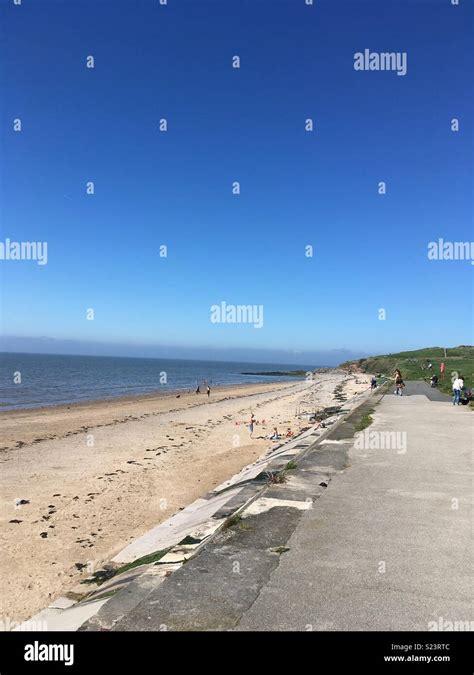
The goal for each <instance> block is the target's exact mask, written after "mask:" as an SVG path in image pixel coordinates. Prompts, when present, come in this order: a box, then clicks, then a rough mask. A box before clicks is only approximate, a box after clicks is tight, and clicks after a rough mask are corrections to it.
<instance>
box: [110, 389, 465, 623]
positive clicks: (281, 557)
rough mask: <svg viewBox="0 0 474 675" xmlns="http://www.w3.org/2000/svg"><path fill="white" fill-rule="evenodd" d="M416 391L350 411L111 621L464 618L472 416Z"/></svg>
mask: <svg viewBox="0 0 474 675" xmlns="http://www.w3.org/2000/svg"><path fill="white" fill-rule="evenodd" d="M421 386H423V385H421ZM426 389H428V393H429V394H431V393H432V392H434V395H436V394H439V392H437V391H436V390H431V389H430V388H429V387H426ZM417 390H419V388H418V385H417V384H413V385H412V384H411V383H408V386H407V392H408V393H409V394H410V395H408V396H403V397H397V396H393V395H387V396H385V397H383V398H381V400H380V396H379V395H377V396H375V397H374V398H373V399H372V400H370V401H369V402H368V403H365V404H364V405H363V406H362V407H361V408H360V409H359V410H358V411H356V412H355V413H352V414H351V415H350V416H349V417H348V419H347V420H346V421H345V422H343V423H342V424H341V425H339V426H338V427H337V428H335V429H334V432H333V434H332V435H331V436H330V437H328V439H326V440H324V441H322V442H320V443H319V444H317V445H316V446H315V447H314V448H312V449H311V450H310V451H309V452H308V453H307V454H306V455H305V456H304V457H303V458H302V459H301V460H298V463H297V467H296V469H294V470H291V471H289V472H288V476H289V477H288V480H287V482H285V483H282V484H276V485H270V486H269V488H268V489H267V491H266V492H265V493H264V496H263V498H260V499H259V500H257V501H256V502H254V503H253V504H252V505H251V507H250V508H248V509H247V510H246V511H244V512H242V514H241V518H240V519H239V520H236V521H235V522H234V523H232V525H231V526H230V527H229V528H227V529H226V530H224V531H223V532H222V533H221V534H219V535H218V536H217V537H216V538H215V539H214V540H213V541H211V542H209V544H207V545H206V546H205V547H204V548H203V550H202V552H201V553H199V554H198V555H197V556H196V557H195V558H193V559H192V560H190V561H188V562H187V564H186V565H184V566H183V567H182V568H181V569H180V570H179V571H178V572H176V573H174V574H173V575H172V576H171V577H170V578H169V579H167V580H166V581H165V582H163V584H161V586H160V587H159V588H158V589H156V590H154V591H153V592H152V593H150V594H149V595H148V596H147V597H146V598H144V599H143V601H142V602H140V603H139V604H138V605H136V607H135V609H134V610H133V611H132V612H130V613H129V614H127V615H126V616H124V617H123V619H122V620H120V621H118V622H117V623H116V625H115V627H114V630H118V631H120V630H238V631H242V630H243V631H245V630H252V631H254V630H259V631H260V630H273V631H275V630H276V631H285V630H297V631H310V630H314V631H324V630H357V631H371V630H407V631H410V630H420V631H426V630H446V629H449V626H450V625H455V624H454V622H458V624H457V625H460V626H463V627H464V628H461V629H464V630H465V629H466V626H468V627H470V628H471V629H472V628H473V627H474V622H473V623H470V622H471V621H472V620H473V619H474V616H473V613H472V601H471V598H472V582H473V546H472V538H471V537H472V535H471V528H472V524H473V508H472V506H473V498H472V475H473V474H472V468H473V467H472V447H473V420H474V417H473V413H472V411H470V410H469V409H467V408H465V407H464V406H460V407H458V406H456V407H454V406H453V405H452V404H451V403H450V402H449V399H448V400H447V401H446V399H444V400H443V401H430V400H428V399H427V398H426V396H424V395H419V394H417V393H415V392H416V391H417ZM370 406H374V409H375V412H374V423H373V424H372V425H371V426H369V427H368V428H367V429H366V430H365V431H364V432H362V433H361V434H359V435H358V436H357V437H356V442H355V443H354V438H353V433H354V429H355V427H356V424H357V422H358V420H360V419H361V416H362V415H363V413H364V410H365V412H367V409H368V408H370ZM450 622H451V623H450Z"/></svg>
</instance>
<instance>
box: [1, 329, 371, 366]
mask: <svg viewBox="0 0 474 675" xmlns="http://www.w3.org/2000/svg"><path fill="white" fill-rule="evenodd" d="M0 351H5V352H30V353H35V354H81V355H84V356H131V357H145V358H168V359H195V360H209V361H243V362H252V361H255V362H257V363H289V364H295V365H298V364H301V365H314V366H335V365H338V364H339V363H341V362H342V361H347V360H349V359H356V358H360V357H363V356H367V354H366V353H364V352H355V351H351V350H347V349H343V348H340V349H328V350H318V351H290V350H288V351H287V350H280V349H266V350H264V349H252V348H241V349H238V348H233V347H229V348H216V347H185V346H170V345H140V344H132V343H130V344H127V343H106V342H87V341H82V340H65V339H55V338H46V337H45V338H30V337H15V336H11V337H7V336H3V337H0Z"/></svg>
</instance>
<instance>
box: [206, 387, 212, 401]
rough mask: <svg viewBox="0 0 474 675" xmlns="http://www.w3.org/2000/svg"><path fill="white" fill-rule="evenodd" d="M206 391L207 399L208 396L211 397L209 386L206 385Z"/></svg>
mask: <svg viewBox="0 0 474 675" xmlns="http://www.w3.org/2000/svg"><path fill="white" fill-rule="evenodd" d="M206 391H207V398H209V396H210V395H211V387H210V386H209V385H207V389H206Z"/></svg>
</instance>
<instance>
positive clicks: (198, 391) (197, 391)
mask: <svg viewBox="0 0 474 675" xmlns="http://www.w3.org/2000/svg"><path fill="white" fill-rule="evenodd" d="M200 393H201V390H200V389H199V385H198V386H197V389H196V394H200Z"/></svg>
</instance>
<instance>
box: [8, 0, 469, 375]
mask: <svg viewBox="0 0 474 675" xmlns="http://www.w3.org/2000/svg"><path fill="white" fill-rule="evenodd" d="M1 15H2V17H1V18H2V24H3V26H4V27H3V32H4V35H3V36H2V48H1V49H2V53H3V59H2V60H3V62H4V65H3V67H2V87H1V88H2V97H1V98H2V103H1V124H2V130H1V142H2V157H3V159H2V161H1V164H2V166H1V171H2V174H1V181H2V182H1V202H2V206H1V211H0V216H1V227H2V240H5V238H6V237H9V238H10V239H11V240H15V241H47V242H48V264H47V265H44V266H40V265H37V264H36V263H35V262H34V261H0V270H1V274H2V286H3V288H4V293H3V321H2V323H3V333H4V334H5V335H7V336H9V338H8V340H7V343H5V344H7V347H8V348H12V345H13V347H14V344H15V343H14V339H15V337H16V336H18V337H19V338H22V339H24V338H28V344H29V345H30V349H32V350H33V351H34V350H35V339H36V338H42V337H43V338H44V337H46V338H48V339H50V340H52V341H53V342H52V344H53V345H54V344H55V343H56V344H57V345H58V351H59V347H60V346H61V345H62V344H63V341H67V340H74V341H79V343H80V342H81V341H85V342H91V343H103V344H104V343H105V344H106V345H109V346H110V349H109V352H110V353H111V354H114V353H116V347H115V346H114V345H118V344H120V345H122V346H121V347H120V350H122V351H123V350H125V351H126V345H127V344H128V343H133V344H134V345H137V344H143V345H158V346H159V345H167V346H170V345H171V346H176V347H179V348H180V349H183V348H185V349H187V350H188V351H187V352H186V356H188V357H193V356H196V355H197V354H198V352H197V351H196V352H193V350H192V348H198V347H203V348H206V349H207V350H209V349H211V350H212V349H216V353H217V352H218V353H219V354H224V355H225V353H226V349H228V350H229V353H230V350H235V349H239V350H241V354H242V358H243V359H245V358H246V357H247V356H249V355H250V354H254V353H257V352H258V350H278V353H282V354H284V353H286V352H288V354H292V353H294V352H298V353H301V358H302V359H303V361H305V362H308V358H309V356H310V355H311V354H312V353H314V352H318V353H321V352H324V351H325V350H332V349H341V348H342V349H347V350H349V352H350V353H351V354H352V353H354V354H361V355H362V354H366V353H384V352H388V351H398V350H401V349H410V348H419V347H423V346H431V345H448V346H449V345H457V344H467V343H471V342H472V309H471V306H472V305H471V303H472V300H471V297H472V296H471V291H472V275H473V272H474V269H473V266H472V265H471V264H470V262H469V261H429V260H428V259H427V244H428V242H430V241H433V240H437V239H438V237H443V238H444V239H445V240H449V241H469V240H472V238H473V237H472V218H471V215H472V205H471V199H472V178H473V171H472V165H471V154H472V112H473V109H472V94H471V91H472V48H471V47H470V45H469V37H470V35H469V34H470V33H472V18H473V6H472V3H470V2H467V1H464V0H461V2H460V5H459V6H453V5H451V2H450V0H424V1H417V0H409V1H408V0H407V1H406V2H405V1H403V0H393V1H388V0H387V1H380V0H377V1H376V2H371V1H357V0H351V1H350V2H334V1H333V0H316V2H315V5H313V6H306V5H305V3H304V0H301V1H298V0H291V1H290V0H286V1H284V0H252V2H250V1H249V2H246V1H244V0H240V1H235V2H223V1H219V2H218V1H217V0H215V1H209V0H207V1H206V0H203V1H200V0H192V1H183V0H169V2H168V5H167V6H161V5H160V4H159V2H158V0H135V1H133V2H132V1H131V0H127V1H124V0H114V2H108V1H104V0H69V1H68V2H59V1H54V2H48V0H41V2H40V1H39V0H37V1H34V0H29V1H27V0H24V2H23V3H22V5H21V6H14V5H13V3H12V2H3V3H2V5H1ZM366 48H368V49H370V50H371V51H376V52H391V51H394V52H406V53H407V58H408V72H407V74H406V75H405V76H397V73H396V72H393V71H385V72H374V71H372V72H358V71H355V70H354V68H353V64H354V53H355V52H358V51H363V50H364V49H366ZM89 55H93V56H94V59H95V68H94V69H88V68H86V58H87V56H89ZM234 55H239V56H240V58H241V67H240V69H234V68H232V57H233V56H234ZM163 117H164V118H166V119H167V121H168V131H167V132H166V133H160V132H159V130H158V123H159V120H160V118H163ZM308 117H311V118H313V120H314V125H315V130H314V132H313V133H307V132H305V130H304V121H305V119H306V118H308ZM454 117H456V118H458V119H459V120H460V130H459V132H452V131H451V119H452V118H454ZM15 118H21V120H22V131H21V132H14V131H13V128H12V121H13V119H15ZM87 181H94V183H95V194H94V195H93V196H91V195H87V194H86V183H87ZM233 181H239V182H240V184H241V194H240V195H238V196H236V195H233V194H232V183H233ZM379 181H386V184H387V194H385V195H379V194H378V192H377V187H378V183H379ZM162 244H165V245H166V246H167V247H168V257H167V258H166V259H163V258H160V256H159V247H160V245H162ZM306 245H312V246H313V248H314V255H313V257H312V258H307V257H305V246H306ZM221 301H226V302H227V303H233V304H236V305H237V304H252V305H253V304H255V305H263V308H264V326H263V328H261V329H256V328H254V327H253V326H252V325H249V324H213V323H211V322H210V320H209V316H210V306H211V305H213V304H216V303H220V302H221ZM88 308H93V309H94V311H95V319H94V321H87V320H86V310H87V309H88ZM380 308H384V309H385V311H386V320H385V321H381V320H379V318H378V310H379V309H380ZM23 343H24V342H21V341H20V340H19V341H18V344H19V345H21V344H23ZM41 344H44V341H43V342H42V341H40V340H38V345H39V347H40V346H41ZM48 344H49V342H48ZM64 344H67V343H66V342H65V343H64ZM69 344H70V343H69ZM77 349H78V350H79V351H80V347H77ZM52 350H53V351H54V348H53V349H52ZM282 358H283V357H282ZM283 360H284V359H283ZM287 360H290V361H292V359H287ZM293 362H294V359H293Z"/></svg>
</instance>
